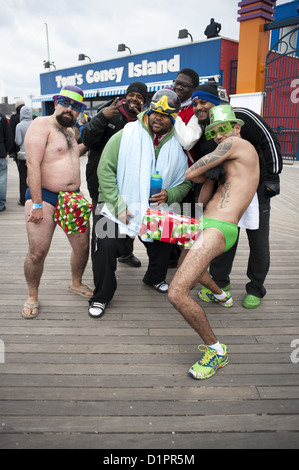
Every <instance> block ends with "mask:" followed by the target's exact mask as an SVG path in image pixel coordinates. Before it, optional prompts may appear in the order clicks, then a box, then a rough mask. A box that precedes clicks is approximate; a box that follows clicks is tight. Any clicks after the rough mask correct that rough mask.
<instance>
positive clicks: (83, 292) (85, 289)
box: [68, 285, 93, 299]
mask: <svg viewBox="0 0 299 470" xmlns="http://www.w3.org/2000/svg"><path fill="white" fill-rule="evenodd" d="M88 291H89V292H90V295H89V294H86V292H88ZM68 292H72V293H73V294H78V295H81V297H84V298H85V299H90V298H91V297H92V296H93V291H92V289H91V288H90V287H89V286H86V285H84V286H83V287H76V288H75V289H72V288H71V286H69V288H68Z"/></svg>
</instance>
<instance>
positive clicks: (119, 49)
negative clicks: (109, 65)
mask: <svg viewBox="0 0 299 470" xmlns="http://www.w3.org/2000/svg"><path fill="white" fill-rule="evenodd" d="M126 49H128V50H129V51H130V54H132V51H131V49H130V48H129V47H128V46H126V45H125V44H119V45H118V48H117V52H124V51H125V50H126Z"/></svg>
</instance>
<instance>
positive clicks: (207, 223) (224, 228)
mask: <svg viewBox="0 0 299 470" xmlns="http://www.w3.org/2000/svg"><path fill="white" fill-rule="evenodd" d="M209 227H213V228H218V230H220V231H221V232H222V233H223V235H224V238H225V250H224V253H225V252H226V251H228V250H229V249H230V248H231V247H232V246H233V245H234V244H235V243H236V241H237V238H238V233H239V229H238V226H237V225H235V224H231V223H230V222H224V221H223V220H218V219H209V218H207V217H203V224H202V229H203V230H204V229H206V228H209Z"/></svg>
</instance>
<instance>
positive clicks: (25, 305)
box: [21, 302, 38, 319]
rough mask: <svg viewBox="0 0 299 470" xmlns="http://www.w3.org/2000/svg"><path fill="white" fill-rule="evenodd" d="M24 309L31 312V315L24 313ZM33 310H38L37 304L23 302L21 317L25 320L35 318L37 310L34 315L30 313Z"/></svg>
mask: <svg viewBox="0 0 299 470" xmlns="http://www.w3.org/2000/svg"><path fill="white" fill-rule="evenodd" d="M24 308H28V309H29V310H31V313H29V315H28V314H27V313H25V312H24ZM35 308H36V309H38V302H32V303H29V302H25V303H24V305H23V310H22V313H21V315H22V317H23V318H27V319H29V318H35V317H37V315H38V310H37V311H36V313H32V312H33V310H34V309H35Z"/></svg>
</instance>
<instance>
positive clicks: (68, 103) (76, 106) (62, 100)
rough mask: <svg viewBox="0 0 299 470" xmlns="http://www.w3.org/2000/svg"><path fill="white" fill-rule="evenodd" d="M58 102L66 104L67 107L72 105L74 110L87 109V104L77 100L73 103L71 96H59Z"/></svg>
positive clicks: (62, 104)
mask: <svg viewBox="0 0 299 470" xmlns="http://www.w3.org/2000/svg"><path fill="white" fill-rule="evenodd" d="M57 103H58V104H61V106H64V107H65V108H68V107H69V106H71V108H72V110H73V111H78V112H79V113H81V112H82V111H83V110H84V109H85V106H84V105H83V104H82V103H78V102H77V101H74V102H73V103H71V100H70V99H69V98H64V97H63V96H59V98H58V100H57Z"/></svg>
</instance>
